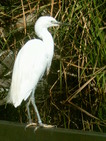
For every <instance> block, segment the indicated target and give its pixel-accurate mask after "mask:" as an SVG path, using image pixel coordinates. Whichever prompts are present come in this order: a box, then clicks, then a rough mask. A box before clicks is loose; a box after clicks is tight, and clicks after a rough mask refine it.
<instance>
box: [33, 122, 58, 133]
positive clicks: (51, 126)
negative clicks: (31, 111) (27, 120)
mask: <svg viewBox="0 0 106 141" xmlns="http://www.w3.org/2000/svg"><path fill="white" fill-rule="evenodd" d="M54 127H57V126H55V125H47V124H43V123H40V124H38V125H37V126H36V127H35V129H34V132H35V131H36V130H37V129H38V128H54Z"/></svg>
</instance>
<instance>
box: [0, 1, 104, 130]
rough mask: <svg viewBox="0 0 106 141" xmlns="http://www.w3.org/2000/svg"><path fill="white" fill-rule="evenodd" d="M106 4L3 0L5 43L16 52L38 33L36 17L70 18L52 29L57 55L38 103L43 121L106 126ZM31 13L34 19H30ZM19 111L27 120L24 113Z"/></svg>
mask: <svg viewBox="0 0 106 141" xmlns="http://www.w3.org/2000/svg"><path fill="white" fill-rule="evenodd" d="M7 2H9V1H7ZM105 4H106V3H105V1H102V0H100V1H99V2H97V1H96V0H93V1H91V0H87V1H84V0H80V1H77V0H71V1H70V0H69V1H64V0H62V1H61V0H58V1H54V0H52V1H51V3H50V2H48V1H40V0H39V1H35V0H32V1H31V0H28V1H27V0H25V1H23V0H21V2H20V1H12V2H11V4H10V5H11V6H10V7H9V6H7V5H6V4H5V3H4V5H3V4H2V5H0V8H1V9H2V14H1V15H0V21H2V24H1V25H0V26H1V27H3V29H4V30H5V33H6V35H4V36H3V37H2V38H1V41H0V48H1V49H2V50H6V49H8V50H13V51H14V53H15V54H16V53H17V51H18V50H19V49H20V47H22V45H23V44H24V43H25V42H26V41H27V40H29V39H30V38H34V37H35V33H34V30H33V25H34V22H35V20H36V19H37V17H39V16H41V15H48V14H50V15H52V16H53V17H56V19H57V20H59V21H61V22H63V23H68V25H63V26H61V27H59V28H58V29H57V28H56V29H50V30H51V32H52V35H53V36H54V40H55V55H54V59H53V63H52V67H51V72H50V74H49V77H48V83H49V87H50V88H49V94H48V95H46V96H45V98H44V99H45V100H43V102H40V104H39V109H41V110H40V114H41V117H42V120H43V121H44V122H47V123H51V124H56V125H57V126H59V127H64V128H72V129H83V130H91V131H93V130H95V131H101V132H105V131H106V130H105V127H106V104H105V103H106V88H105V87H106V76H105V75H106V64H105V62H106V44H105V42H106V41H105V40H106V35H105V30H106V24H105V22H106V21H105V19H106V18H105V12H106V9H105ZM31 14H32V17H31V18H32V19H34V20H32V21H33V22H32V21H31V22H30V20H29V21H27V20H26V19H25V18H26V17H25V16H28V15H31ZM19 18H21V19H20V20H21V24H20V22H19ZM8 21H9V22H10V24H8ZM28 22H29V23H28ZM20 26H21V27H20ZM3 77H4V76H3ZM41 97H42V96H41ZM48 105H50V106H49V107H48ZM32 112H33V111H32ZM19 115H20V113H19ZM23 115H24V113H23ZM47 115H48V116H47ZM20 117H21V118H20V119H21V121H22V122H23V121H24V122H26V121H25V119H24V116H21V115H20ZM22 118H23V119H22ZM33 118H35V117H33Z"/></svg>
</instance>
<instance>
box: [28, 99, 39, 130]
mask: <svg viewBox="0 0 106 141" xmlns="http://www.w3.org/2000/svg"><path fill="white" fill-rule="evenodd" d="M30 102H31V100H30V99H29V101H28V102H27V104H26V108H27V113H28V120H29V123H28V125H26V128H27V127H29V126H37V124H36V123H33V122H32V119H31V114H30V110H29V105H30Z"/></svg>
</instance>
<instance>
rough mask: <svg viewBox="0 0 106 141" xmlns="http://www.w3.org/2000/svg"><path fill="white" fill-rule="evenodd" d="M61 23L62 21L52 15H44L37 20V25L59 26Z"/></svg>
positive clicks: (46, 26)
mask: <svg viewBox="0 0 106 141" xmlns="http://www.w3.org/2000/svg"><path fill="white" fill-rule="evenodd" d="M59 24H60V22H58V21H56V20H55V18H53V17H51V16H42V17H40V18H39V19H38V20H37V21H36V23H35V27H36V26H37V27H39V28H48V27H52V26H59Z"/></svg>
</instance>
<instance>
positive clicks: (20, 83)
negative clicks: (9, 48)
mask: <svg viewBox="0 0 106 141" xmlns="http://www.w3.org/2000/svg"><path fill="white" fill-rule="evenodd" d="M59 24H60V22H58V21H56V20H55V19H54V18H53V17H50V16H42V17H40V18H39V19H38V20H37V22H36V23H35V26H34V29H35V32H36V34H37V36H38V37H39V38H40V39H32V40H29V41H28V42H27V43H26V44H25V45H24V46H23V47H22V48H21V50H20V51H19V53H18V55H17V57H16V60H15V64H14V67H13V74H12V82H11V87H10V91H9V94H8V95H7V97H6V98H5V100H6V101H7V103H12V104H13V105H14V106H15V107H18V106H19V105H20V104H21V103H22V101H23V100H24V101H26V100H27V99H29V101H28V102H27V105H26V107H27V111H28V118H29V123H30V124H32V120H31V115H30V110H29V105H30V103H32V105H33V107H34V110H35V112H36V115H37V119H38V126H41V127H50V126H49V125H46V124H43V123H42V120H41V118H40V115H39V112H38V109H37V106H36V104H35V98H34V92H35V89H36V86H37V83H38V81H39V80H40V79H41V78H42V76H43V74H44V72H45V70H47V73H48V72H49V69H50V66H51V62H52V58H53V53H54V41H53V37H52V36H51V34H50V32H49V31H48V28H49V27H53V26H59Z"/></svg>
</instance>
